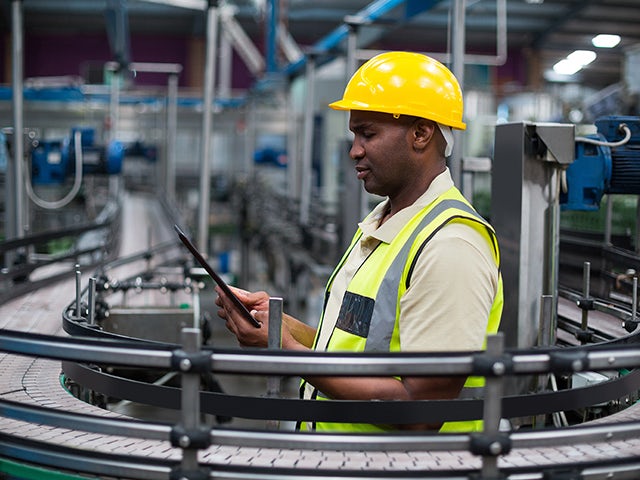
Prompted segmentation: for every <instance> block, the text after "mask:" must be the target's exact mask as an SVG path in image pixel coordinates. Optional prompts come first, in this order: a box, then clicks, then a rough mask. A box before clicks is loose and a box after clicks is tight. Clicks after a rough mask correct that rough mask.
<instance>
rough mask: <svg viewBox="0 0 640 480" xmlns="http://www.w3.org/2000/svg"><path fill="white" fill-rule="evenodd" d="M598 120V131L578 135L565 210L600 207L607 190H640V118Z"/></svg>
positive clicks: (563, 204) (563, 200)
mask: <svg viewBox="0 0 640 480" xmlns="http://www.w3.org/2000/svg"><path fill="white" fill-rule="evenodd" d="M595 124H596V127H597V133H596V134H595V135H590V136H587V137H584V139H580V138H576V145H575V160H574V161H573V163H572V164H571V165H569V167H568V168H567V172H566V175H567V192H563V193H562V194H561V195H560V205H561V208H562V209H563V210H598V209H599V207H600V201H601V200H602V196H603V195H604V194H623V193H626V194H636V195H637V194H640V118H639V117H623V116H610V117H602V118H600V119H598V120H597V121H596V123H595ZM627 136H628V137H629V139H628V140H626V141H625V139H626V137H627ZM589 140H591V141H595V142H596V143H599V144H595V143H590V142H589ZM606 144H613V145H606Z"/></svg>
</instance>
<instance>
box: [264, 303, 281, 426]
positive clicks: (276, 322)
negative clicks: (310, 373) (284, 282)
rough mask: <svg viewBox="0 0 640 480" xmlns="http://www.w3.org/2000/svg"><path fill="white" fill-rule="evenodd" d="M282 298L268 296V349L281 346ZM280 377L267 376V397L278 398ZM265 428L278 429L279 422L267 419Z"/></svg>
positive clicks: (275, 348) (276, 348)
mask: <svg viewBox="0 0 640 480" xmlns="http://www.w3.org/2000/svg"><path fill="white" fill-rule="evenodd" d="M282 303H283V301H282V298H280V297H271V298H269V332H268V333H269V338H268V341H267V342H268V343H267V347H268V348H269V350H280V348H282V311H283V308H282ZM280 382H281V377H280V376H277V375H270V376H269V377H267V397H269V398H278V397H279V396H280ZM267 428H268V429H270V430H278V429H279V428H280V422H279V421H278V420H268V421H267Z"/></svg>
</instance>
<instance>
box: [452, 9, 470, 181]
mask: <svg viewBox="0 0 640 480" xmlns="http://www.w3.org/2000/svg"><path fill="white" fill-rule="evenodd" d="M466 3H467V2H466V0H455V2H454V3H453V12H452V16H453V21H452V22H451V23H452V26H451V60H452V62H451V71H452V72H453V75H454V76H455V77H456V78H457V79H458V83H459V84H460V87H461V88H462V89H463V91H464V52H465V14H466ZM461 133H462V132H461V131H460V130H457V129H454V130H453V138H454V143H453V151H452V153H451V157H450V158H449V162H448V163H449V169H450V170H451V178H452V179H453V182H454V183H455V184H456V185H460V182H461V180H462V156H463V153H464V148H463V147H464V145H463V137H462V135H461Z"/></svg>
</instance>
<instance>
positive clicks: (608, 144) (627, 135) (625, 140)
mask: <svg viewBox="0 0 640 480" xmlns="http://www.w3.org/2000/svg"><path fill="white" fill-rule="evenodd" d="M618 130H622V131H624V138H623V139H622V140H619V141H617V142H604V141H602V140H595V139H593V138H587V137H576V142H583V143H590V144H592V145H599V146H602V147H612V148H613V147H621V146H622V145H625V144H626V143H628V142H629V140H631V129H630V128H629V127H628V126H627V124H626V123H621V124H620V125H619V126H618Z"/></svg>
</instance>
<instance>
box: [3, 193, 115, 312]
mask: <svg viewBox="0 0 640 480" xmlns="http://www.w3.org/2000/svg"><path fill="white" fill-rule="evenodd" d="M120 213H121V208H120V201H119V200H117V199H114V200H110V201H109V202H108V203H107V204H106V206H105V207H104V209H103V210H102V211H101V213H100V215H99V217H98V219H96V220H95V221H93V222H86V223H83V224H80V225H77V226H74V227H69V228H65V229H62V230H56V231H49V232H42V233H38V234H34V235H29V236H25V237H21V238H15V239H9V240H5V241H4V242H0V256H5V255H6V254H7V253H9V252H13V251H23V250H26V249H29V248H32V247H34V246H36V245H39V244H42V243H46V242H49V241H51V240H56V239H60V238H66V237H73V236H79V235H82V234H84V233H88V232H94V231H101V230H105V231H106V232H107V235H106V237H107V239H108V240H107V243H106V244H99V245H95V246H91V247H87V248H83V249H72V250H71V251H70V252H68V253H65V254H60V255H54V256H51V257H50V258H47V259H40V260H37V261H27V262H26V263H16V264H14V265H10V266H9V265H6V260H5V261H3V264H4V266H3V268H2V269H1V270H0V280H3V281H5V282H10V283H11V285H10V288H4V287H0V303H4V302H6V301H9V300H11V299H13V298H16V297H18V296H20V295H24V294H25V293H28V292H31V291H33V290H36V289H38V288H41V287H43V286H45V285H50V284H51V283H53V282H56V281H58V280H61V279H63V278H67V277H68V275H69V273H70V270H68V269H62V271H60V272H57V273H53V274H50V275H49V276H47V277H46V278H41V279H39V280H35V281H30V280H28V277H29V275H30V274H31V273H32V272H33V271H34V270H37V269H38V268H42V267H45V266H49V265H54V264H58V263H61V262H65V261H76V262H77V259H78V258H81V257H84V256H90V257H91V258H93V256H94V255H95V254H100V257H101V259H100V263H103V262H105V261H106V260H110V259H111V257H110V256H109V255H110V254H112V253H114V252H115V251H116V250H117V248H116V246H117V244H118V242H119V236H118V234H117V233H115V232H118V231H119V229H120V228H119V227H120V220H121V215H120ZM97 264H98V262H96V261H93V262H90V263H89V264H87V265H84V267H85V268H86V267H95V266H96V265H97Z"/></svg>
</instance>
